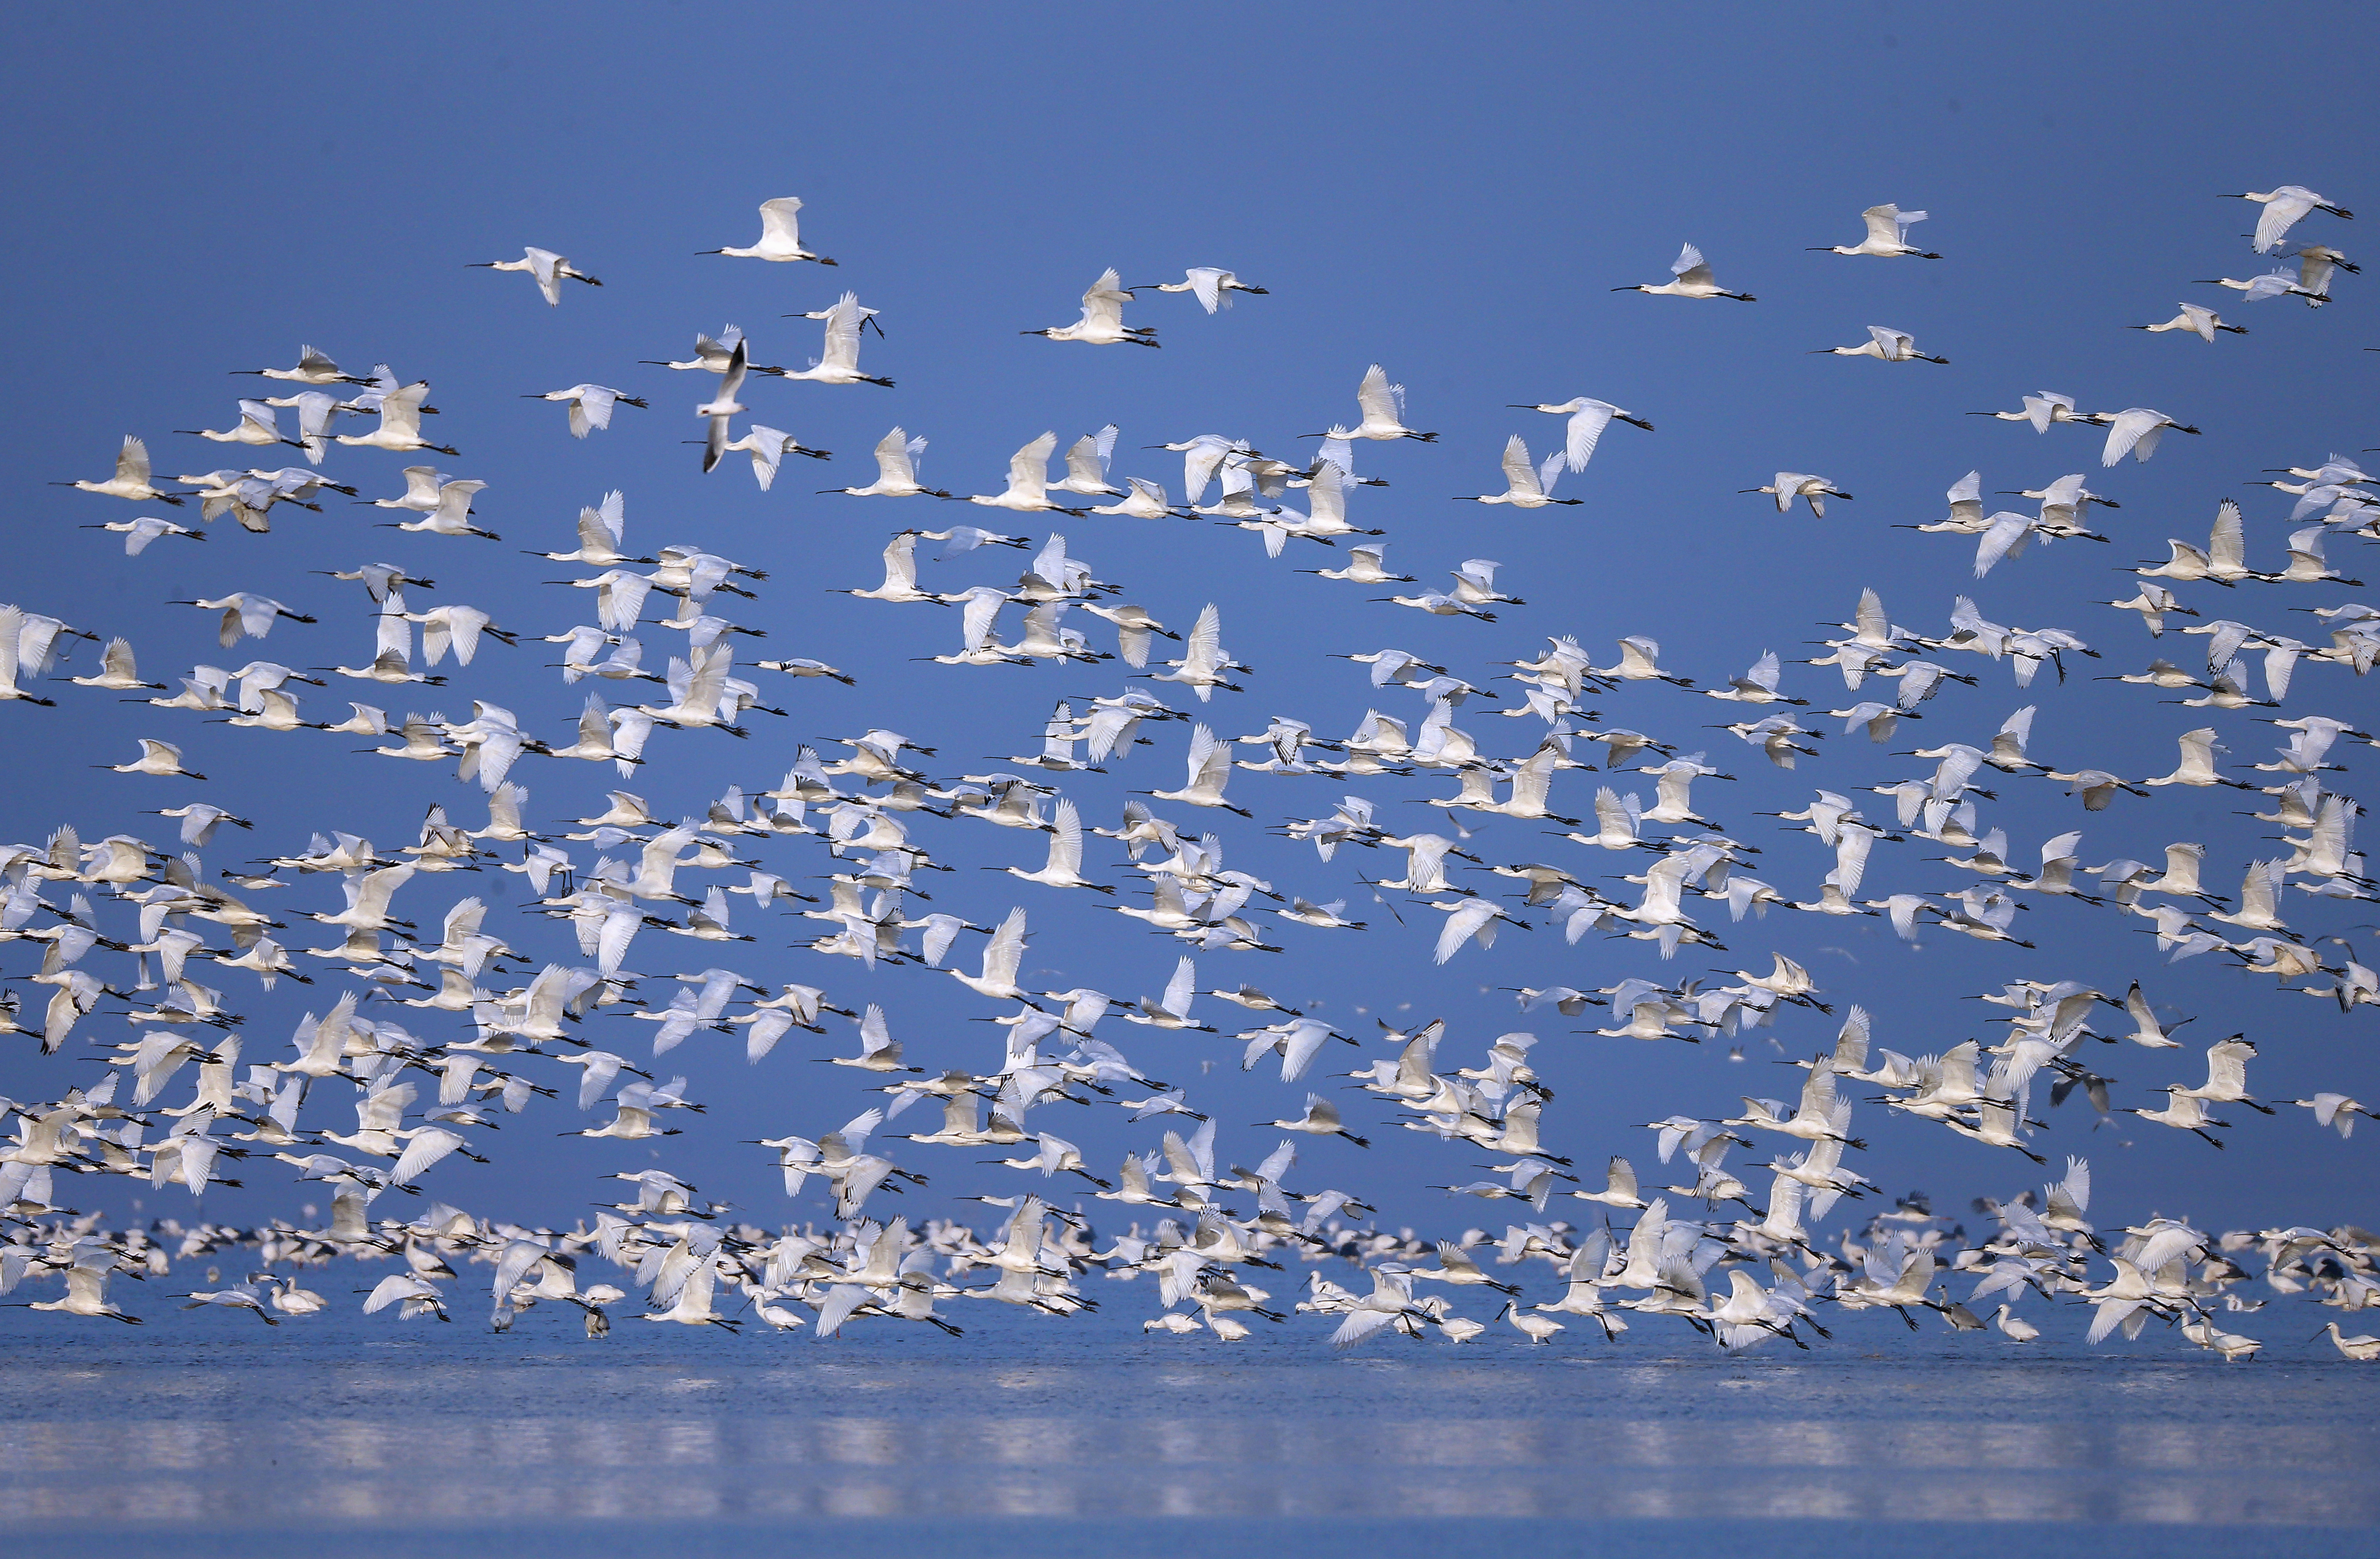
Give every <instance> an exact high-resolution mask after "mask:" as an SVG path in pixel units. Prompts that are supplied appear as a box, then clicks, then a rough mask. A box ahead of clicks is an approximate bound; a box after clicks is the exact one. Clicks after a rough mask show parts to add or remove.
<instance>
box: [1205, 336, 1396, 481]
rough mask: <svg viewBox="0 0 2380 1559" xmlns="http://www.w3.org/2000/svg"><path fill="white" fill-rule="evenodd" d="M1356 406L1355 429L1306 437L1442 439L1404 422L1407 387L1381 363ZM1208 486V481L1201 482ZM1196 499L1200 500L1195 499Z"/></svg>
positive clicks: (1368, 373) (1370, 372) (1367, 377)
mask: <svg viewBox="0 0 2380 1559" xmlns="http://www.w3.org/2000/svg"><path fill="white" fill-rule="evenodd" d="M1355 405H1356V406H1357V408H1360V409H1361V410H1362V411H1363V413H1364V418H1363V420H1362V421H1361V422H1359V423H1357V424H1356V425H1355V426H1354V427H1353V428H1345V429H1333V430H1332V431H1331V432H1328V433H1305V434H1301V435H1300V436H1301V437H1305V438H1323V439H1327V438H1331V437H1338V438H1342V439H1358V438H1370V439H1392V438H1411V439H1419V440H1421V442H1423V443H1424V444H1435V443H1437V442H1438V435H1437V434H1436V433H1420V432H1414V430H1413V429H1411V428H1408V427H1406V426H1405V425H1404V422H1403V417H1404V411H1405V387H1404V386H1403V384H1390V383H1389V371H1388V370H1387V369H1385V368H1382V367H1381V366H1380V365H1379V364H1378V363H1374V364H1373V365H1372V366H1371V367H1369V368H1367V369H1366V370H1365V371H1364V379H1363V383H1361V384H1357V385H1356V386H1355ZM1199 485H1200V486H1202V487H1203V486H1204V485H1205V483H1203V482H1201V483H1199ZM1192 501H1193V502H1196V500H1195V499H1194V500H1192Z"/></svg>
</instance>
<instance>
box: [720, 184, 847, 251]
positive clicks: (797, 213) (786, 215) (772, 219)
mask: <svg viewBox="0 0 2380 1559" xmlns="http://www.w3.org/2000/svg"><path fill="white" fill-rule="evenodd" d="M801 209H802V202H801V197H799V196H798V195H782V196H779V197H778V198H777V199H776V200H773V201H761V202H760V241H759V243H756V244H754V245H752V246H751V247H750V248H748V249H732V248H731V249H706V250H698V251H697V252H698V253H700V254H726V255H733V256H734V257H735V258H736V259H738V260H776V261H791V260H809V261H815V262H818V263H819V264H820V265H832V264H833V263H834V262H833V261H832V260H829V259H828V258H827V257H826V256H825V255H823V254H812V253H811V252H810V251H809V250H806V249H804V248H803V247H802V229H801Z"/></svg>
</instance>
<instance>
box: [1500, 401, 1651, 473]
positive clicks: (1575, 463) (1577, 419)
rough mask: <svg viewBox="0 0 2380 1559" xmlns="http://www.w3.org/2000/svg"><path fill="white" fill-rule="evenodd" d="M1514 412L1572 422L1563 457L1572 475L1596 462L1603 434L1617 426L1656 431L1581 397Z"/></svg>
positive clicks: (1617, 410) (1607, 404)
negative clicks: (1598, 442)
mask: <svg viewBox="0 0 2380 1559" xmlns="http://www.w3.org/2000/svg"><path fill="white" fill-rule="evenodd" d="M1512 409H1513V410H1514V411H1542V412H1545V413H1546V414H1547V415H1548V416H1551V417H1568V418H1569V419H1570V426H1569V430H1568V433H1569V436H1568V440H1567V443H1566V444H1565V445H1564V449H1563V455H1564V458H1565V459H1566V460H1567V462H1568V464H1569V466H1570V469H1572V470H1573V471H1583V470H1585V469H1586V463H1587V461H1588V460H1590V459H1592V458H1594V456H1595V445H1596V444H1597V441H1598V440H1600V439H1601V438H1602V437H1603V430H1604V429H1606V428H1608V427H1609V426H1610V425H1611V424H1612V423H1613V422H1615V421H1619V422H1625V423H1627V424H1628V425H1629V426H1630V427H1633V428H1642V429H1644V430H1645V432H1648V433H1649V432H1652V431H1653V424H1652V423H1650V422H1647V421H1646V420H1645V419H1643V418H1642V417H1637V416H1633V415H1632V414H1631V413H1629V412H1625V411H1622V410H1621V409H1620V408H1618V407H1616V406H1614V405H1612V404H1611V403H1610V402H1609V401H1608V400H1596V399H1594V398H1593V397H1591V396H1577V397H1575V398H1573V399H1571V400H1566V401H1557V402H1549V403H1548V404H1545V405H1540V406H1523V405H1519V404H1517V403H1516V404H1514V405H1513V406H1512Z"/></svg>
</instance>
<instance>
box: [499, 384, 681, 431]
mask: <svg viewBox="0 0 2380 1559" xmlns="http://www.w3.org/2000/svg"><path fill="white" fill-rule="evenodd" d="M521 399H523V400H558V401H563V402H565V403H566V404H568V406H569V408H570V436H571V437H572V438H585V437H586V436H587V434H588V432H589V431H590V430H592V429H598V428H609V427H610V426H611V425H612V408H613V406H614V405H615V404H616V405H620V406H633V407H637V408H639V409H641V408H644V407H645V406H646V405H648V404H649V403H647V402H646V401H643V400H640V399H638V398H637V396H626V395H622V394H621V393H620V392H619V391H617V390H614V389H611V388H609V387H608V386H605V385H602V384H573V385H571V386H570V388H568V389H566V390H548V391H546V392H545V394H543V395H541V396H522V397H521Z"/></svg>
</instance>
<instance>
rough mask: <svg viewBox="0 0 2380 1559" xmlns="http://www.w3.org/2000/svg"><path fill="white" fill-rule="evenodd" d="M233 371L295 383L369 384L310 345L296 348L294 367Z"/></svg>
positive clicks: (252, 376)
mask: <svg viewBox="0 0 2380 1559" xmlns="http://www.w3.org/2000/svg"><path fill="white" fill-rule="evenodd" d="M232 371H233V372H234V373H244V374H247V375H249V377H251V378H260V379H279V380H283V381H285V382H287V383H290V384H318V385H319V384H370V383H371V381H370V380H369V379H358V378H357V377H356V376H355V375H354V374H352V373H342V372H340V371H339V365H338V364H337V363H334V362H333V361H332V360H331V359H329V358H327V357H325V356H323V355H322V353H321V352H318V351H316V350H315V349H314V348H313V347H298V348H297V367H295V368H236V369H234V370H232Z"/></svg>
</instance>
